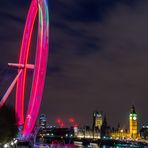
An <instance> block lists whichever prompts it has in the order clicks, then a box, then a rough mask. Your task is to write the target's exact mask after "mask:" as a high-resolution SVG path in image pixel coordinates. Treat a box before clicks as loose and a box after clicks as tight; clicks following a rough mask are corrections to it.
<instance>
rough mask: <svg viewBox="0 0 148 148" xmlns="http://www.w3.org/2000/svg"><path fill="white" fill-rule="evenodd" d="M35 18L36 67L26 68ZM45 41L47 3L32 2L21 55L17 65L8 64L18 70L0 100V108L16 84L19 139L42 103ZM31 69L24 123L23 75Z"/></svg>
mask: <svg viewBox="0 0 148 148" xmlns="http://www.w3.org/2000/svg"><path fill="white" fill-rule="evenodd" d="M37 14H38V39H37V48H36V57H35V64H28V55H29V50H30V43H31V37H32V32H33V27H34V23H35V19H36V16H37ZM48 40H49V16H48V5H47V1H46V0H32V1H31V5H30V8H29V12H28V16H27V20H26V24H25V29H24V34H23V40H22V45H21V51H20V58H19V63H8V65H9V66H13V67H18V68H19V70H18V74H17V76H16V78H15V79H14V80H13V82H12V84H11V85H10V86H9V88H8V90H7V92H6V93H5V95H4V96H3V98H2V99H1V100H0V108H1V107H2V106H3V105H4V103H5V102H6V100H7V98H8V97H9V95H10V93H11V91H12V89H13V88H14V86H15V84H16V83H17V88H16V104H15V110H16V115H17V119H18V120H17V121H18V126H23V130H22V133H21V134H22V137H24V138H26V137H28V136H29V135H30V134H31V132H32V130H33V128H34V125H35V122H36V119H37V116H38V112H39V108H40V103H41V100H42V94H43V88H44V81H45V75H46V67H47V59H48ZM27 69H32V70H33V71H34V73H33V82H32V87H31V93H30V100H29V105H28V110H27V115H26V119H24V96H25V82H26V71H27Z"/></svg>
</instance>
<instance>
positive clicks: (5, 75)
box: [0, 0, 148, 126]
mask: <svg viewBox="0 0 148 148" xmlns="http://www.w3.org/2000/svg"><path fill="white" fill-rule="evenodd" d="M29 4H30V0H28V1H26V0H22V1H19V0H14V1H11V0H7V1H4V0H3V1H1V2H0V17H1V22H0V35H1V36H0V45H1V49H0V50H1V53H3V54H1V55H0V80H1V81H0V87H4V88H7V87H8V86H9V84H10V81H9V80H11V77H13V74H14V73H15V70H11V68H9V69H10V70H8V71H6V70H7V69H8V68H7V63H8V62H17V61H18V57H19V49H20V44H21V37H22V33H23V28H24V23H25V18H26V15H27V11H28V8H29ZM147 6H148V2H147V1H146V0H141V1H138V0H135V1H132V0H118V1H117V0H112V2H110V1H109V0H100V1H98V0H92V1H89V0H85V1H84V0H80V1H75V2H74V1H72V0H69V1H68V2H67V1H66V0H57V1H54V0H51V1H49V7H50V8H51V10H50V16H51V17H50V47H49V60H48V70H47V77H46V85H45V89H44V96H43V102H42V104H41V109H40V112H41V113H45V114H47V115H48V118H49V119H48V120H49V121H51V120H55V119H56V118H57V117H61V118H63V119H64V118H65V119H67V118H69V117H71V116H73V117H75V118H76V119H77V121H78V122H80V123H81V124H84V123H86V122H87V121H91V118H92V117H91V114H92V112H93V111H94V110H98V111H104V112H105V113H106V115H107V120H108V122H109V123H110V124H111V125H114V126H115V125H116V124H117V123H118V121H120V122H121V123H123V124H124V123H126V124H128V122H127V117H128V114H129V109H130V107H131V105H132V104H134V105H135V106H136V110H137V113H138V121H139V122H140V123H141V124H146V123H147V121H148V117H147V116H146V114H147V98H148V93H147V89H148V70H147V65H148V58H147V57H148V50H147V47H148V43H147V34H148V31H147V30H148V29H147V14H148V10H147ZM35 39H36V38H35V37H34V39H33V42H34V43H35V41H34V40H35ZM33 47H34V46H32V51H33ZM33 57H34V56H33V52H32V55H31V57H30V61H32V59H33ZM28 75H30V74H28ZM29 82H30V80H29ZM29 82H28V83H29ZM1 92H3V93H2V94H1V96H2V95H3V94H4V91H1ZM27 92H29V90H27ZM13 97H14V95H12V96H11V97H10V98H9V100H8V102H9V103H14V98H13ZM12 98H13V99H12ZM26 104H27V103H26ZM86 124H87V123H86ZM125 126H127V125H125Z"/></svg>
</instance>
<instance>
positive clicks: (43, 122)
mask: <svg viewBox="0 0 148 148" xmlns="http://www.w3.org/2000/svg"><path fill="white" fill-rule="evenodd" d="M46 123H47V117H46V115H45V114H41V115H40V118H39V126H40V127H41V128H46Z"/></svg>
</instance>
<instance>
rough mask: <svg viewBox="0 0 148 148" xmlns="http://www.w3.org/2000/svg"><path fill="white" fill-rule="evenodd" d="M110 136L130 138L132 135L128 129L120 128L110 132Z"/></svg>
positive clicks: (113, 137)
mask: <svg viewBox="0 0 148 148" xmlns="http://www.w3.org/2000/svg"><path fill="white" fill-rule="evenodd" d="M110 137H111V138H112V139H128V138H130V135H129V133H128V132H127V130H124V129H119V130H113V131H112V132H111V133H110Z"/></svg>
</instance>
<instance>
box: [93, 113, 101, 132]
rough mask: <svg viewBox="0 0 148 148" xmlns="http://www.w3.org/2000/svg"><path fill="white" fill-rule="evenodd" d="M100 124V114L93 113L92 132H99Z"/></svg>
mask: <svg viewBox="0 0 148 148" xmlns="http://www.w3.org/2000/svg"><path fill="white" fill-rule="evenodd" d="M102 123H103V117H102V113H100V112H97V111H96V112H94V113H93V130H95V129H98V130H99V131H100V130H101V126H102Z"/></svg>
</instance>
